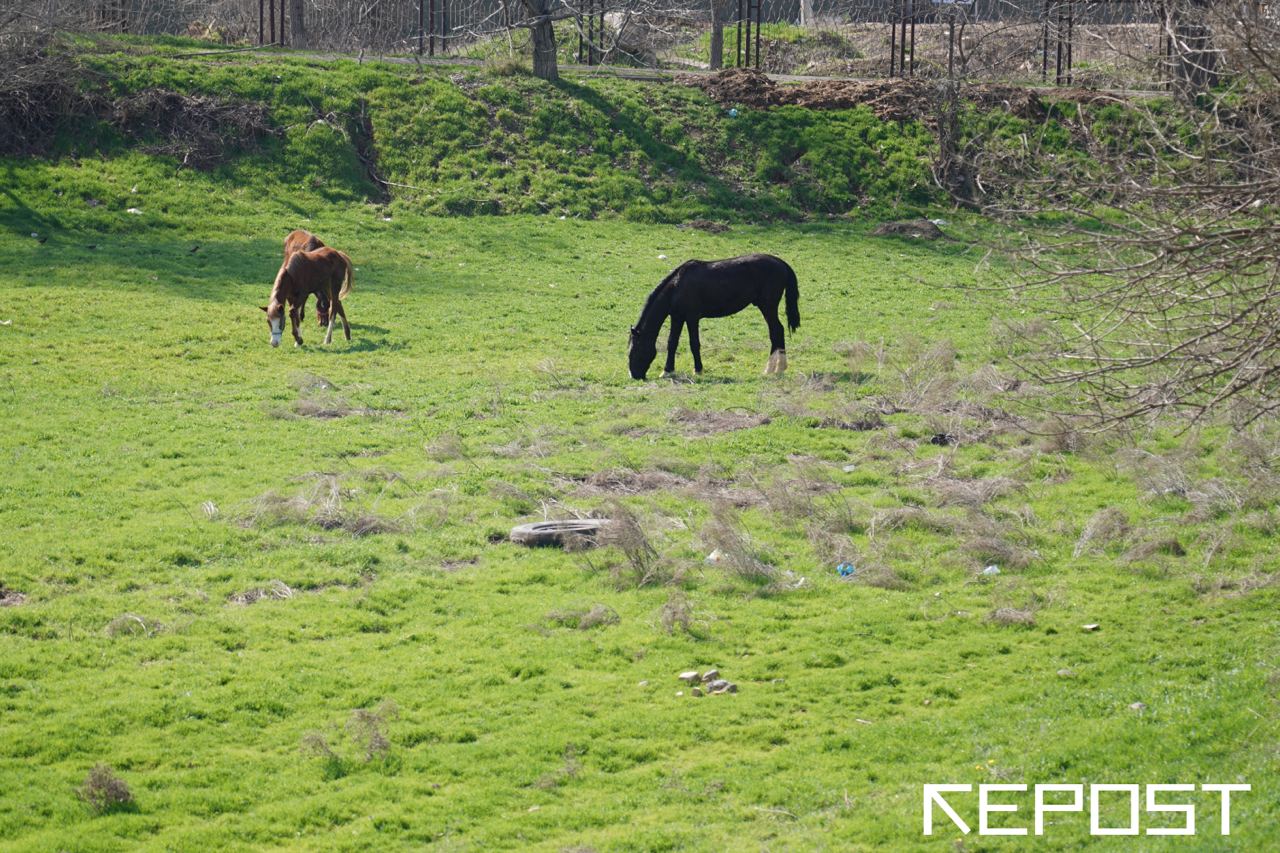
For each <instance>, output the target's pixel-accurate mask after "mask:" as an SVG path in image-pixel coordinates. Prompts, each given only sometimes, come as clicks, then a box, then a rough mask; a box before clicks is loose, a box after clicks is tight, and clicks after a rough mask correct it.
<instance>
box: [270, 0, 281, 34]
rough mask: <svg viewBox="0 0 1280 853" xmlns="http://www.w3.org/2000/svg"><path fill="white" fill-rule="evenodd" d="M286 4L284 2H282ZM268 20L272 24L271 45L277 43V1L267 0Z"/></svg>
mask: <svg viewBox="0 0 1280 853" xmlns="http://www.w3.org/2000/svg"><path fill="white" fill-rule="evenodd" d="M280 2H282V3H283V2H284V0H280ZM267 20H268V21H270V22H271V31H270V34H271V43H272V44H275V43H276V0H267Z"/></svg>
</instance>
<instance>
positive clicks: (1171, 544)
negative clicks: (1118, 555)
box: [1122, 536, 1187, 563]
mask: <svg viewBox="0 0 1280 853" xmlns="http://www.w3.org/2000/svg"><path fill="white" fill-rule="evenodd" d="M1161 554H1163V555H1166V556H1169V557H1185V556H1186V555H1187V549H1186V548H1184V547H1182V543H1181V542H1179V541H1178V537H1176V536H1157V537H1156V538H1154V539H1148V540H1146V541H1145V542H1139V543H1138V544H1137V545H1134V546H1133V547H1132V548H1130V549H1129V550H1128V551H1126V552H1125V554H1124V557H1123V558H1122V559H1123V560H1124V561H1125V562H1126V563H1137V562H1140V561H1142V560H1150V559H1151V558H1152V557H1157V556H1159V555H1161Z"/></svg>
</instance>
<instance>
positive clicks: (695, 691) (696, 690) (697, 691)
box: [689, 687, 702, 696]
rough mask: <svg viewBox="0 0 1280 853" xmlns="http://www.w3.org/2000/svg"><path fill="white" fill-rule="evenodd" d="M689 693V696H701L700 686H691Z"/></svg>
mask: <svg viewBox="0 0 1280 853" xmlns="http://www.w3.org/2000/svg"><path fill="white" fill-rule="evenodd" d="M689 695H690V696H701V695H702V688H701V687H695V688H693V689H692V690H690V691H689Z"/></svg>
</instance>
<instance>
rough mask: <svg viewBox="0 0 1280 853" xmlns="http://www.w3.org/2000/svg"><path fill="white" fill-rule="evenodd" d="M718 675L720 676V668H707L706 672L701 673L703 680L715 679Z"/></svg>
mask: <svg viewBox="0 0 1280 853" xmlns="http://www.w3.org/2000/svg"><path fill="white" fill-rule="evenodd" d="M719 677H720V670H718V669H709V670H707V671H706V672H704V673H702V680H703V681H704V682H707V681H715V680H716V679H717V678H719Z"/></svg>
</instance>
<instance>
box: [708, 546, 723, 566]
mask: <svg viewBox="0 0 1280 853" xmlns="http://www.w3.org/2000/svg"><path fill="white" fill-rule="evenodd" d="M723 559H724V552H723V551H721V550H720V549H719V548H717V549H715V550H714V551H712V552H711V553H710V554H708V555H707V562H708V563H718V562H720V561H721V560H723Z"/></svg>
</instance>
